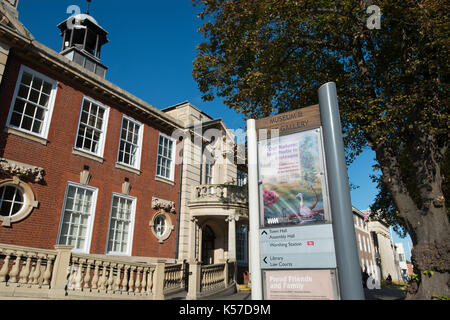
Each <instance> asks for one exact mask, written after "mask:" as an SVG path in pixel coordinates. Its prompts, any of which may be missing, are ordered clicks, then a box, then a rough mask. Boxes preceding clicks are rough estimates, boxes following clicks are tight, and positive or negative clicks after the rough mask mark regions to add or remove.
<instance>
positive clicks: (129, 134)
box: [117, 115, 144, 169]
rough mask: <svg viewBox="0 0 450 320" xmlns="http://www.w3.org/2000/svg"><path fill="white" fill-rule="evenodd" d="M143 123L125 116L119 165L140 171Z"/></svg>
mask: <svg viewBox="0 0 450 320" xmlns="http://www.w3.org/2000/svg"><path fill="white" fill-rule="evenodd" d="M143 131H144V126H143V125H142V123H140V122H138V121H136V120H134V119H132V118H130V117H128V116H125V115H123V117H122V126H121V128H120V138H119V151H118V152H117V163H120V164H123V165H126V166H130V167H133V168H135V169H139V168H140V165H141V150H142V136H143Z"/></svg>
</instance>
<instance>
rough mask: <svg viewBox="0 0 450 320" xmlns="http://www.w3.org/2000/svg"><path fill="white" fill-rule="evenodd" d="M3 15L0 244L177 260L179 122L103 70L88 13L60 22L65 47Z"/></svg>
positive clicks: (99, 34)
mask: <svg viewBox="0 0 450 320" xmlns="http://www.w3.org/2000/svg"><path fill="white" fill-rule="evenodd" d="M2 6H6V4H4V3H2ZM2 16H3V17H5V19H3V20H2V23H1V24H0V71H1V72H0V128H1V130H0V158H1V159H0V205H1V214H0V243H5V244H14V245H20V246H28V247H35V248H44V249H53V247H54V245H55V244H66V245H73V246H74V251H75V252H81V253H88V254H109V255H124V256H140V257H161V258H169V259H174V258H175V251H176V243H177V239H176V237H177V219H178V210H179V202H178V199H179V191H180V181H179V179H180V177H179V172H180V168H179V166H178V165H177V164H176V163H175V155H176V151H177V150H176V149H177V146H178V147H179V144H180V143H179V141H177V140H174V139H172V138H171V134H172V132H173V131H174V130H176V129H179V128H182V125H180V124H179V123H178V122H177V120H175V119H173V118H171V117H170V116H168V115H166V114H165V113H163V112H161V111H159V110H158V109H156V108H154V107H152V106H151V105H149V104H148V103H146V102H144V101H142V100H141V99H139V98H137V97H135V96H133V95H131V94H130V93H128V92H126V91H124V90H122V89H121V88H119V87H117V86H115V85H114V84H112V83H111V82H109V81H107V80H105V78H104V75H105V72H106V69H107V68H106V66H104V65H103V64H102V63H101V62H100V49H101V47H102V45H104V44H106V43H107V42H108V40H107V33H106V31H105V30H104V29H103V28H102V27H101V26H100V25H99V24H98V23H97V21H96V20H95V19H94V18H92V17H91V16H90V15H87V14H80V15H78V16H77V17H76V18H77V20H70V19H69V20H67V21H65V22H63V23H61V24H60V25H59V26H58V27H59V28H60V30H61V32H62V36H63V45H62V50H61V52H60V53H57V52H54V51H53V50H51V49H49V48H47V47H45V46H44V45H42V44H41V43H39V42H37V41H36V40H34V38H33V37H32V35H31V34H30V33H29V32H28V31H27V30H26V29H25V28H24V27H23V26H22V25H21V24H20V22H19V20H18V19H17V12H15V11H14V8H6V7H3V8H2ZM71 23H74V24H75V26H81V27H73V25H72V26H71ZM55 35H56V32H55Z"/></svg>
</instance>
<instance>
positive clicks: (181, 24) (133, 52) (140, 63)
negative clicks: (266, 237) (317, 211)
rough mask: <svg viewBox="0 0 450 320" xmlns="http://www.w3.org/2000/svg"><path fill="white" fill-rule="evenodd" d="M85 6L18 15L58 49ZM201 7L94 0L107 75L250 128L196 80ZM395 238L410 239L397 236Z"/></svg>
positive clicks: (368, 155) (45, 3)
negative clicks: (104, 35) (62, 27)
mask: <svg viewBox="0 0 450 320" xmlns="http://www.w3.org/2000/svg"><path fill="white" fill-rule="evenodd" d="M86 4H87V2H86V0H39V1H36V0H20V1H19V18H20V20H21V21H22V22H23V23H24V25H25V26H26V27H27V28H28V29H29V31H30V32H31V33H32V34H33V36H34V37H35V38H36V40H37V41H39V42H41V43H43V44H44V45H46V46H48V47H49V48H51V49H53V50H55V51H58V52H59V51H60V48H61V37H60V35H59V30H58V28H57V27H56V26H57V25H58V24H59V23H60V22H62V21H64V20H65V19H67V18H68V17H69V16H70V15H71V13H70V14H69V13H67V9H68V7H69V6H71V5H78V6H79V7H80V9H81V11H82V12H84V11H85V9H86ZM198 11H199V9H198V8H196V7H193V6H192V4H191V1H190V0H164V1H144V0H135V1H119V0H92V3H91V6H90V13H91V15H92V16H93V17H94V18H95V19H96V20H97V21H98V23H99V24H100V25H101V26H102V27H103V28H104V29H106V30H107V31H108V32H109V35H108V38H109V40H110V42H109V43H108V44H106V45H105V46H104V47H103V49H102V57H101V60H102V62H103V63H104V64H105V65H107V66H108V67H109V69H108V71H107V72H106V79H107V80H109V81H111V82H112V83H114V84H116V85H118V86H120V87H122V88H123V89H125V90H127V91H128V92H130V93H132V94H134V95H136V96H137V97H139V98H141V99H143V100H145V101H146V102H148V103H150V104H151V105H153V106H154V107H156V108H159V109H163V108H166V107H169V106H172V105H175V104H177V103H180V102H183V101H189V102H191V103H192V104H193V105H195V106H197V107H198V108H200V109H202V110H203V111H205V112H206V113H207V114H209V115H210V116H212V117H213V118H222V119H223V120H224V121H225V123H226V124H227V126H228V127H229V128H230V129H238V128H245V123H244V121H243V120H242V117H241V116H240V115H239V114H236V113H235V112H234V111H232V110H231V109H229V108H227V107H226V106H225V105H224V104H223V103H222V102H221V101H220V100H214V101H212V102H203V101H202V100H201V92H200V91H199V90H198V87H197V84H196V83H195V81H194V79H193V78H192V62H193V60H194V59H195V57H196V46H197V45H198V44H199V43H200V42H201V41H202V36H201V35H200V34H199V33H198V32H197V29H198V27H199V26H200V25H201V20H200V19H198V18H197V13H198ZM337 85H339V84H337ZM373 159H374V153H373V152H371V151H366V152H364V153H363V154H362V155H361V156H359V157H358V159H357V160H356V161H355V162H354V163H353V164H352V165H351V166H350V167H349V171H348V173H349V179H350V182H351V183H353V184H354V185H357V186H359V188H358V189H354V190H352V191H351V196H352V202H353V206H355V207H356V208H358V209H366V208H368V207H369V206H370V204H371V203H372V201H373V199H374V198H375V195H376V194H377V190H376V186H375V185H374V184H373V183H372V182H371V179H370V177H369V176H370V174H372V165H373V164H374V160H373ZM394 241H395V242H398V241H402V242H405V241H408V240H403V239H400V238H399V237H398V236H396V235H394ZM404 247H405V250H407V248H408V246H407V245H406V244H405V245H404ZM407 257H409V253H407Z"/></svg>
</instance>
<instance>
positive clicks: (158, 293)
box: [153, 260, 166, 300]
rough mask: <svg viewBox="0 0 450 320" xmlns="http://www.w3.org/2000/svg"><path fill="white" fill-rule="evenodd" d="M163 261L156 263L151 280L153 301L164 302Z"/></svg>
mask: <svg viewBox="0 0 450 320" xmlns="http://www.w3.org/2000/svg"><path fill="white" fill-rule="evenodd" d="M165 267H166V263H165V260H158V261H156V269H155V273H154V278H153V300H164V278H165Z"/></svg>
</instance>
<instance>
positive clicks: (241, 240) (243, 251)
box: [236, 225, 248, 263]
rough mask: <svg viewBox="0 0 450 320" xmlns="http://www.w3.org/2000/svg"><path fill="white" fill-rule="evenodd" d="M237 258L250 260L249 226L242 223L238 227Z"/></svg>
mask: <svg viewBox="0 0 450 320" xmlns="http://www.w3.org/2000/svg"><path fill="white" fill-rule="evenodd" d="M236 260H237V261H238V262H240V263H247V262H248V226H246V225H240V226H238V227H237V229H236Z"/></svg>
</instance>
